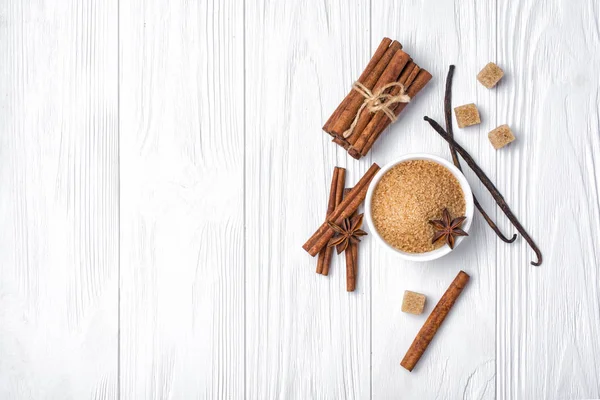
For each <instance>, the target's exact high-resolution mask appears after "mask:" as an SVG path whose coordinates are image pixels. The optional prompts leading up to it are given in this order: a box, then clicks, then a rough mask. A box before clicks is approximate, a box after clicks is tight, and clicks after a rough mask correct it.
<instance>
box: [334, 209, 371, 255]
mask: <svg viewBox="0 0 600 400" xmlns="http://www.w3.org/2000/svg"><path fill="white" fill-rule="evenodd" d="M363 215H364V214H359V215H356V216H354V217H352V218H346V219H344V222H342V224H341V226H339V225H336V224H334V223H332V222H327V224H328V225H329V227H330V228H331V229H333V230H334V231H335V232H336V233H337V234H338V235H337V236H334V237H332V238H331V239H330V240H329V243H328V244H327V246H328V247H333V246H336V247H337V253H338V254H340V253H341V252H342V251H344V250H346V249H347V248H348V245H349V244H350V243H354V244H358V243H359V242H360V237H361V236H365V235H366V234H367V232H365V231H363V230H362V229H360V227H361V226H362V221H363Z"/></svg>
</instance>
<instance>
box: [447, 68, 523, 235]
mask: <svg viewBox="0 0 600 400" xmlns="http://www.w3.org/2000/svg"><path fill="white" fill-rule="evenodd" d="M453 77H454V65H450V69H448V75H447V76H446V95H445V96H444V117H445V118H446V132H448V136H450V137H451V138H454V130H453V129H452V78H453ZM449 147H450V154H452V161H453V162H454V165H456V168H458V169H459V170H460V172H462V167H461V166H460V160H459V159H458V155H457V154H456V150H455V149H454V147H453V146H452V145H451V144H449ZM473 203H474V204H475V207H477V209H478V210H479V213H481V216H482V217H483V219H485V222H487V224H488V225H489V226H490V228H492V230H493V231H494V232H496V235H498V237H499V238H500V240H502V241H503V242H505V243H512V242H514V241H515V240H516V239H517V234H516V233H515V234H514V235H513V237H512V238H510V239H509V238H507V237H506V236H504V234H503V233H502V232H500V229H499V228H498V226H497V225H496V224H495V223H494V221H492V219H491V218H490V216H489V215H488V214H487V213H486V212H485V210H484V209H483V207H482V206H481V204H480V203H479V200H477V197H475V195H473Z"/></svg>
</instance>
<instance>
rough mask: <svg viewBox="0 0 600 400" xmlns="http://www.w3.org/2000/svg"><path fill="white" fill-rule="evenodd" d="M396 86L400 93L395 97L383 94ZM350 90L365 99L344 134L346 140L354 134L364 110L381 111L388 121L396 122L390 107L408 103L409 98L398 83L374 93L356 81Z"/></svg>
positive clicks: (392, 83) (390, 84)
mask: <svg viewBox="0 0 600 400" xmlns="http://www.w3.org/2000/svg"><path fill="white" fill-rule="evenodd" d="M396 86H397V87H399V88H400V92H399V93H398V94H397V95H395V96H392V95H391V94H389V93H385V91H386V90H388V89H390V88H393V87H396ZM352 89H354V90H356V91H357V92H358V93H359V94H360V95H361V96H363V97H364V98H365V100H364V101H363V103H362V104H361V106H360V108H359V109H358V111H357V113H356V116H355V117H354V121H352V125H350V128H348V130H347V131H346V132H344V134H343V136H344V138H348V137H350V135H352V133H354V128H356V125H357V124H358V120H359V119H360V114H361V113H362V112H363V111H364V110H365V108H366V109H367V111H369V112H370V113H376V112H378V111H382V112H383V113H384V114H385V115H386V116H387V117H388V118H389V119H390V121H392V122H396V119H398V117H397V116H396V114H394V111H392V110H391V108H390V107H391V106H392V105H394V104H396V103H408V102H410V96H409V95H407V94H406V89H405V88H404V85H403V84H401V83H400V82H390V83H388V84H387V85H384V86H382V87H381V88H379V89H377V91H376V92H375V93H373V92H372V91H371V90H370V89H369V88H368V87H366V86H365V85H363V84H362V83H360V82H358V81H357V82H354V84H353V85H352Z"/></svg>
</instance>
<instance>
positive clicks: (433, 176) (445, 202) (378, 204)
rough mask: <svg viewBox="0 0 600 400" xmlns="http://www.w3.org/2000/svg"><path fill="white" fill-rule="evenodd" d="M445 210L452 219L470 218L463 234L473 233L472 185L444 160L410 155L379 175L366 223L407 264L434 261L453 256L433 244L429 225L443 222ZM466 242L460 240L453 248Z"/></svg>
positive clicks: (443, 246) (368, 202) (373, 185)
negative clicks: (462, 216)
mask: <svg viewBox="0 0 600 400" xmlns="http://www.w3.org/2000/svg"><path fill="white" fill-rule="evenodd" d="M400 164H402V165H400ZM384 177H385V178H384ZM380 183H381V185H380ZM403 184H404V185H406V187H404V185H403ZM444 207H447V208H448V210H449V211H450V214H451V215H452V217H453V218H456V217H458V216H461V215H464V216H466V217H467V219H466V220H465V222H464V223H463V225H462V227H461V228H462V229H463V230H464V231H465V232H468V230H469V228H470V227H471V223H472V220H473V210H474V204H473V194H472V192H471V188H470V186H469V183H468V182H467V179H466V178H465V177H464V175H463V174H462V173H461V172H460V171H459V170H458V169H457V168H456V167H455V166H454V165H453V164H451V163H450V162H448V161H446V160H445V159H443V158H440V157H437V156H434V155H431V154H407V155H404V156H402V157H400V158H399V159H397V160H395V161H393V162H391V163H389V164H387V165H385V166H384V167H383V168H382V169H381V170H380V171H379V172H378V173H377V175H375V177H374V178H373V181H372V182H371V185H370V186H369V190H368V192H367V197H366V202H365V217H366V221H367V224H368V225H369V228H370V231H371V234H372V235H373V236H374V237H375V238H376V240H377V241H378V242H380V243H381V244H383V245H384V247H387V248H388V249H390V250H392V251H394V252H396V253H397V254H399V255H400V256H402V258H404V259H407V260H412V261H431V260H434V259H437V258H440V257H442V256H444V255H446V254H448V253H450V252H451V251H452V249H450V247H448V246H447V245H446V244H445V243H444V242H443V240H440V241H439V242H438V243H436V244H432V243H431V237H432V236H433V228H432V227H431V226H430V225H429V223H428V222H427V221H428V220H429V219H440V218H441V213H442V211H443V208H444ZM457 214H460V215H457ZM464 239H465V237H458V238H457V240H456V243H455V246H454V248H455V249H456V247H457V246H458V245H459V244H460V243H461V242H462V241H463V240H464Z"/></svg>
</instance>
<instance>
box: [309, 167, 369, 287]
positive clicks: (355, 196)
mask: <svg viewBox="0 0 600 400" xmlns="http://www.w3.org/2000/svg"><path fill="white" fill-rule="evenodd" d="M379 169H380V168H379V166H378V165H377V164H373V165H371V167H370V168H369V170H368V171H367V172H366V173H365V174H364V175H363V177H362V178H360V180H359V181H358V182H357V183H356V185H354V187H353V188H351V189H350V188H346V189H345V188H344V186H345V176H346V170H345V169H344V168H340V167H335V168H334V170H333V176H332V178H331V188H330V191H329V203H328V205H327V213H326V217H325V222H323V224H322V225H321V226H320V227H319V229H317V231H316V232H315V233H314V234H313V235H312V236H311V237H310V239H308V241H307V242H306V243H305V244H304V245H303V246H302V248H304V250H306V251H307V252H308V253H309V254H310V255H311V256H313V257H314V256H316V255H317V254H318V255H319V257H318V260H317V274H321V275H328V274H329V266H330V264H331V257H332V255H333V251H334V247H332V245H331V242H332V238H333V237H334V235H336V231H335V229H337V228H336V226H337V227H341V226H345V227H348V226H349V222H348V220H350V219H352V220H354V217H356V214H357V210H358V207H359V206H360V205H361V203H362V202H363V201H364V200H365V197H366V195H367V189H368V188H369V184H370V183H371V180H373V178H374V177H375V174H377V172H378V171H379ZM357 220H359V221H362V216H360V215H359V216H358V217H357ZM334 228H335V229H334ZM352 228H356V229H359V228H360V222H358V223H357V226H353V227H352ZM352 233H353V234H355V235H358V234H357V233H356V231H355V230H353V231H352ZM364 234H366V233H364V232H362V234H361V235H364ZM333 242H335V241H333ZM344 252H345V256H346V257H345V258H346V290H347V291H348V292H353V291H354V290H355V289H356V277H357V272H358V244H357V243H354V242H353V241H352V240H348V243H347V247H345V249H344Z"/></svg>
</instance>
